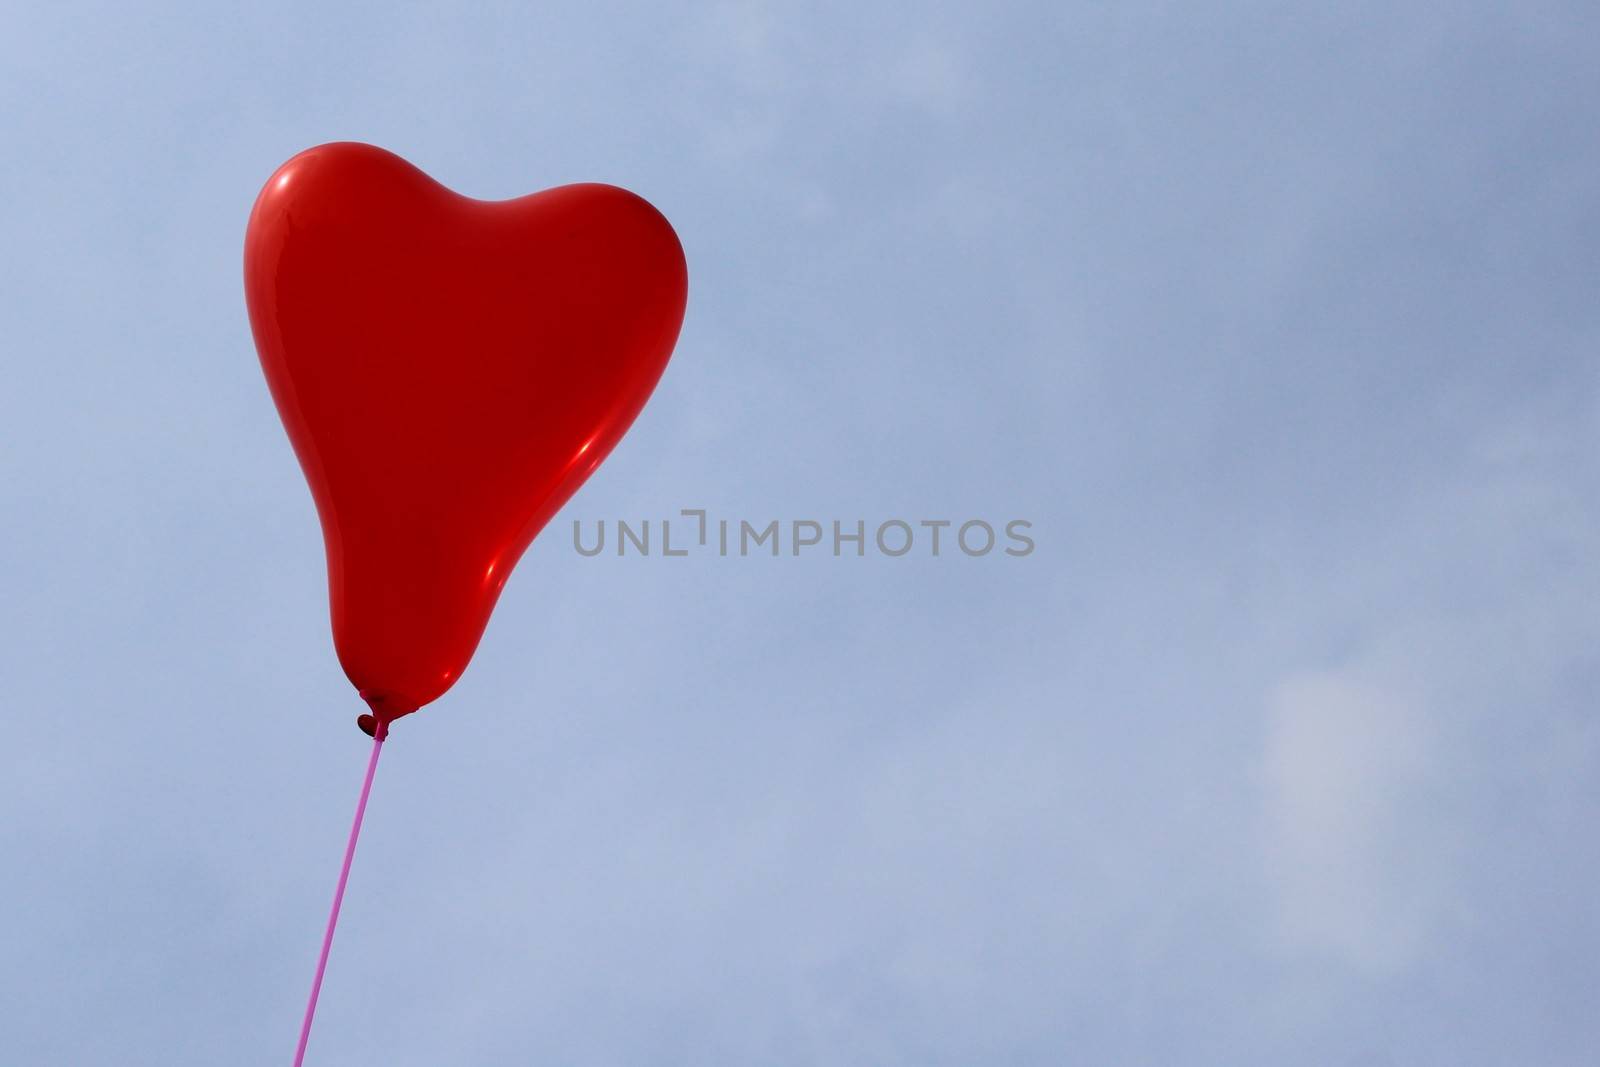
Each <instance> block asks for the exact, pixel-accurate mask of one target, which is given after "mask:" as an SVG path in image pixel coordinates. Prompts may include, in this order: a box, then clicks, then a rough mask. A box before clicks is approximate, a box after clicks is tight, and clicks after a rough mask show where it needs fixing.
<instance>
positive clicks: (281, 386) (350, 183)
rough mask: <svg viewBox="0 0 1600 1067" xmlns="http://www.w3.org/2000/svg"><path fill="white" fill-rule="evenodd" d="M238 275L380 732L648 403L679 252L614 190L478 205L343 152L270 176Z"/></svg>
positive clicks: (385, 159)
mask: <svg viewBox="0 0 1600 1067" xmlns="http://www.w3.org/2000/svg"><path fill="white" fill-rule="evenodd" d="M244 277H245V298H246V301H247V303H248V305H249V309H250V325H251V328H252V331H253V332H254V335H255V343H256V350H257V352H258V353H259V354H260V356H261V366H262V368H263V369H264V370H265V371H266V376H267V384H268V386H269V387H270V388H271V390H272V398H273V400H274V401H275V402H276V404H277V406H278V413H279V415H280V416H281V417H282V419H283V424H284V426H285V428H286V429H287V430H288V433H289V440H290V441H291V442H292V443H293V445H294V450H295V453H296V454H297V455H298V456H299V459H300V465H301V467H302V469H303V470H304V471H305V475H306V480H307V481H308V482H309V483H310V485H311V494H312V497H313V498H314V499H315V501H316V506H317V513H318V515H319V517H320V518H321V521H322V534H323V540H324V543H325V546H326V548H327V557H328V590H329V599H330V601H331V607H332V615H333V638H334V645H335V647H336V648H337V650H338V654H339V662H340V664H341V665H342V666H343V667H344V670H345V673H346V674H347V675H348V676H349V678H350V680H351V682H353V683H354V684H355V686H356V688H357V689H358V690H359V691H360V693H361V696H362V697H363V698H364V699H365V700H366V701H367V703H368V704H369V705H370V707H371V709H372V716H371V717H370V718H368V717H366V716H363V720H364V721H363V726H364V728H367V729H368V730H369V732H370V730H371V729H372V728H373V727H377V728H380V729H386V728H387V726H388V724H389V723H390V722H392V721H393V720H394V719H396V718H398V717H399V716H401V715H405V714H407V713H409V712H411V711H414V710H416V709H417V708H419V707H421V706H422V705H424V704H427V703H429V702H430V701H432V700H434V699H436V698H437V697H438V696H439V695H440V694H442V693H443V692H444V691H445V690H446V689H448V688H449V687H450V685H451V684H452V683H453V682H454V681H455V680H456V679H457V678H459V677H460V676H461V672H462V670H464V669H465V667H466V665H467V661H468V660H470V659H471V658H472V653H473V651H474V650H475V649H476V648H477V645H478V640H479V638H480V637H481V636H482V635H483V629H484V627H485V625H487V623H488V621H489V613H490V612H491V611H492V610H493V609H494V604H495V601H496V599H497V598H498V597H499V594H500V589H501V587H502V586H503V585H504V584H505V580H506V577H507V576H508V575H509V574H510V573H511V569H512V567H514V566H515V565H516V563H517V560H518V559H519V558H520V557H521V555H522V553H523V551H524V550H525V549H526V548H527V547H528V544H529V542H531V541H532V540H533V538H534V536H535V535H536V534H538V532H539V530H540V529H541V528H543V526H544V525H545V523H547V522H548V521H549V520H550V518H551V516H553V515H554V514H555V513H556V511H558V510H559V509H560V508H561V506H562V504H564V503H565V502H566V501H567V498H568V497H570V496H571V495H572V494H573V492H574V491H575V490H576V489H577V488H578V486H579V485H581V484H582V483H583V481H584V479H586V478H587V477H588V476H589V475H590V473H592V472H593V471H594V469H595V467H596V466H598V465H599V463H600V462H601V460H603V459H605V458H606V456H607V454H608V453H610V451H611V449H612V448H613V447H614V446H615V445H616V443H617V441H618V439H620V438H621V437H622V435H623V433H625V432H626V431H627V429H628V427H629V425H631V424H632V422H633V420H634V417H635V416H637V415H638V414H639V410H640V409H641V408H642V407H643V406H644V403H645V401H646V400H647V399H648V398H649V396H650V393H651V391H652V390H653V389H654V388H655V385H656V382H657V380H658V379H659V378H660V377H661V372H662V371H663V369H665V367H666V364H667V359H668V357H669V356H670V355H671V354H672V347H673V344H674V343H675V342H676V340H677V337H678V330H679V327H680V326H681V325H682V322H683V311H684V302H685V299H686V297H687V291H688V272H687V268H686V267H685V264H684V259H683V249H682V248H681V247H680V246H679V244H678V239H677V235H676V234H674V233H673V231H672V227H671V226H670V225H668V224H667V220H666V219H664V218H662V216H661V215H660V213H659V212H657V211H656V210H655V209H654V208H653V207H651V206H650V205H649V204H648V203H646V202H645V201H644V200H642V199H640V198H639V197H637V196H635V195H634V194H632V193H629V192H626V191H624V190H622V189H618V188H615V187H613V186H608V185H567V186H562V187H560V188H557V189H550V190H547V191H546V192H542V193H535V194H533V195H532V196H525V197H521V198H519V199H516V200H502V201H485V200H474V199H471V198H469V197H465V196H461V195H459V194H457V193H453V192H451V191H450V190H449V189H446V188H445V187H444V186H442V185H440V184H439V183H438V182H435V181H434V180H433V179H431V178H429V177H428V176H427V175H426V174H424V173H422V172H421V171H420V170H418V169H417V168H415V167H413V166H412V165H411V164H409V163H407V162H406V161H405V160H403V159H401V158H400V157H398V156H396V155H393V154H392V153H389V152H385V151H383V150H382V149H379V148H374V147H372V146H371V145H363V144H350V143H341V144H327V145H322V146H320V147H317V148H312V149H309V150H307V151H305V152H302V153H300V154H299V155H297V156H295V157H294V158H293V159H291V160H289V162H287V163H285V164H284V165H283V166H282V167H280V168H279V169H278V171H277V173H275V174H273V176H272V177H271V179H270V180H268V182H267V184H266V187H265V188H264V189H262V191H261V195H260V196H259V197H258V198H257V200H256V203H255V207H254V209H253V210H252V211H251V213H250V225H249V229H248V230H247V232H246V234H245V254H244Z"/></svg>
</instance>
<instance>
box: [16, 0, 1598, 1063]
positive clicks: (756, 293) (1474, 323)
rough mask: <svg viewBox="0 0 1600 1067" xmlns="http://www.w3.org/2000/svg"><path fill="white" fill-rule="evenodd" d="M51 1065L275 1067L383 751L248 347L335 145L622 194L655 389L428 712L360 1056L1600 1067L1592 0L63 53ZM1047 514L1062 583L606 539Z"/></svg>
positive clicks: (374, 23)
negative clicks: (666, 224) (674, 257)
mask: <svg viewBox="0 0 1600 1067" xmlns="http://www.w3.org/2000/svg"><path fill="white" fill-rule="evenodd" d="M5 26H6V29H5V32H4V33H3V34H0V99H4V100H5V101H6V107H5V108H4V109H0V135H3V142H4V144H5V146H6V151H5V152H4V153H3V155H0V194H3V196H4V202H5V204H6V207H5V210H4V212H0V248H3V249H4V250H5V255H4V256H3V257H0V330H3V333H0V336H3V337H4V343H3V345H0V352H3V356H0V359H3V367H4V377H5V384H4V387H3V388H0V442H3V447H0V500H3V501H4V508H5V510H4V515H5V522H4V525H3V535H0V536H3V539H4V551H3V553H0V591H3V595H0V678H3V679H4V680H5V686H6V688H5V701H4V706H5V708H6V713H5V723H6V731H5V733H6V736H5V743H4V745H0V847H3V849H4V852H3V854H4V856H5V865H4V870H5V872H6V873H5V876H4V877H3V878H0V916H3V918H0V943H3V944H4V946H5V949H4V952H3V953H0V1023H3V1025H0V1052H3V1053H4V1055H3V1056H0V1059H4V1061H5V1062H8V1063H12V1062H15V1063H72V1064H118V1065H135V1064H162V1065H175V1064H207V1065H209V1064H217V1063H281V1062H287V1061H288V1059H289V1057H290V1053H291V1051H292V1048H293V1041H294V1037H295V1030H296V1026H297V1023H298V1019H299V1012H300V1008H301V1006H302V1003H303V998H304V995H305V989H306V986H307V984H308V982H309V979H310V972H311V966H312V963H313V961H314V956H315V949H316V940H317V936H318V934H319V932H320V928H321V923H322V921H323V918H324V916H325V909H326V906H327V898H328V895H329V892H330V890H331V887H332V881H333V876H334V873H335V872H334V865H335V862H336V860H337V858H338V853H339V849H340V847H341V845H342V840H343V834H344V832H345V829H346V820H347V819H348V817H349V811H350V808H351V805H352V804H353V802H354V796H355V791H356V786H357V784H358V778H359V774H360V770H361V766H362V762H363V759H364V754H365V748H366V742H365V738H363V737H362V736H361V735H359V734H358V733H357V732H356V730H355V728H354V726H353V725H352V719H353V717H354V715H355V714H356V712H357V711H359V710H360V708H359V706H358V703H357V701H356V698H355V696H354V694H353V693H352V692H351V691H350V689H349V687H348V685H347V683H346V682H345V680H344V678H343V676H342V674H341V673H340V671H339V668H338V665H337V663H336V661H335V659H334V656H333V651H332V647H331V641H330V639H329V634H328V624H327V617H326V594H325V586H324V578H323V570H322V568H323V561H322V549H321V544H320V540H319V535H318V530H317V525H316V521H315V517H314V514H313V511H312V507H311V503H310V498H309V494H308V493H307V492H306V490H305V487H304V484H303V483H302V481H301V479H300V475H299V471H298V469H297V468H296V466H295V463H294V460H293V457H292V455H291V453H290V450H289V448H288V445H287V443H286V441H285V439H284V436H283V434H282V431H281V430H280V428H279V426H278V424H277V421H276V417H275V414H274V412H273V410H272V406H271V402H270V400H269V398H268V396H267V391H266V388H265V385H264V384H263V382H262V380H261V375H260V372H259V369H258V367H257V365H256V360H255V355H254V352H253V350H252V348H251V343H250V337H249V332H248V328H247V324H246V320H245V313H244V306H243V299H242V294H241V282H240V252H241V242H242V236H243V229H244V223H245V217H246V213H247V211H248V209H249V206H250V203H251V201H252V200H253V198H254V196H255V193H256V191H257V189H258V188H259V186H260V184H261V182H262V181H264V180H265V178H266V176H267V175H268V174H269V173H271V171H272V169H273V168H274V167H275V166H276V165H277V164H278V163H280V162H281V161H282V160H284V159H285V158H287V157H288V156H290V155H292V154H293V153H294V152H296V151H298V150H299V149H301V148H304V147H307V146H309V145H312V144H316V143H319V142H322V141H327V140H335V139H356V140H365V141H370V142H373V143H376V144H380V145H383V146H385V147H387V148H389V149H392V150H394V151H396V152H399V153H400V154H402V155H404V156H406V157H407V158H409V159H411V160H412V161H413V162H415V163H417V164H418V165H419V166H421V167H423V168H424V169H425V170H427V171H429V172H430V173H431V174H433V175H434V176H435V177H437V178H439V179H440V180H441V181H443V182H445V183H446V184H448V185H451V186H452V187H454V188H456V189H458V190H460V191H462V192H464V193H468V194H470V195H475V196H481V197H488V198H495V197H506V196H513V195H518V194H521V193H525V192H530V191H533V190H536V189H539V188H543V187H546V186H549V185H554V184H560V183H563V182H568V181H580V180H599V181H610V182H614V183H617V184H621V185H626V186H628V187H630V188H632V189H634V190H636V191H638V192H640V193H641V194H643V195H645V196H646V197H648V198H649V199H651V200H652V201H653V202H654V203H655V204H656V205H657V206H658V207H660V208H661V209H662V211H663V212H664V213H665V214H666V215H667V216H668V217H669V218H670V219H671V220H672V221H673V223H674V225H675V226H676V227H677V229H678V232H679V234H680V236H681V238H682V240H683V243H684V246H685V249H686V252H687V255H688V260H689V266H690V284H691V295H690V306H689V313H688V318H687V321H686V324H685V328H684V332H683V336H682V339H681V341H680V343H679V346H678V350H677V354H676V355H675V357H674V360H673V363H672V365H671V367H670V368H669V369H668V371H667V374H666V376H665V378H664V379H663V381H662V384H661V387H660V389H659V390H658V392H657V394H656V396H655V399H654V400H653V401H652V403H651V405H650V406H649V407H648V408H647V409H646V411H645V413H644V414H643V416H642V417H641V418H640V420H639V422H638V423H637V424H636V426H635V428H634V430H633V431H632V433H631V434H630V435H629V437H628V438H627V439H626V440H625V441H624V442H623V444H622V445H621V446H620V447H619V449H618V450H617V452H616V453H615V454H614V455H613V457H612V458H611V459H610V460H609V461H608V462H607V464H606V465H605V466H604V467H603V468H602V469H601V470H600V472H599V473H598V474H597V475H596V476H595V477H594V478H593V479H592V480H591V482H590V483H589V485H588V486H586V487H585V488H584V489H583V490H582V491H581V492H580V493H579V495H578V496H577V497H576V498H574V500H573V501H572V503H571V504H570V505H569V506H568V508H567V510H566V511H565V512H564V513H563V515H562V517H561V518H560V519H558V520H557V523H556V524H555V525H554V526H552V528H551V529H550V530H549V531H548V532H547V534H546V535H545V536H544V537H543V538H541V540H540V541H539V542H537V543H536V544H535V546H534V548H533V549H532V550H531V551H530V553H529V554H528V556H527V557H526V558H525V559H524V561H523V563H522V564H521V566H520V568H519V570H518V571H517V573H516V574H515V576H514V577H513V578H512V580H511V581H510V583H509V584H508V586H507V588H506V591H505V594H504V596H503V598H502V601H501V605H500V607H499V609H498V612H497V614H496V617H495V619H494V621H493V622H492V624H491V626H490V629H489V631H488V634H487V636H486V638H485V641H484V643H483V645H482V647H481V648H480V650H479V653H478V656H477V658H476V660H475V662H474V664H473V666H472V667H471V669H470V670H469V671H468V672H467V674H466V676H465V677H464V679H463V680H462V681H461V682H460V683H459V684H458V685H457V686H456V687H455V688H454V689H453V690H452V691H451V692H450V693H449V694H447V695H446V697H445V698H444V699H443V700H441V701H440V702H439V703H438V704H437V705H435V706H433V707H430V708H428V709H425V710H424V711H423V712H421V713H420V714H418V715H416V716H413V717H411V718H409V719H407V720H405V721H404V722H403V723H401V724H400V726H398V727H397V728H396V730H395V734H394V736H393V741H392V743H391V744H390V745H389V746H388V748H387V751H386V754H385V758H384V765H383V767H382V768H381V770H380V774H379V779H378V784H377V788H376V791H375V793H374V798H373V805H372V808H371V809H370V811H369V820H368V826H367V832H366V835H365V837H364V839H363V843H362V850H361V854H360V855H359V857H358V861H357V867H356V872H355V875H354V878H353V880H352V883H351V889H350V897H349V898H348V900H347V907H346V913H345V917H344V920H343V923H342V925H341V929H340V936H339V940H338V942H337V944H336V946H335V949H334V956H333V960H332V965H331V970H330V977H329V981H328V984H327V986H326V987H325V989H324V992H323V1001H322V1008H321V1011H320V1013H319V1017H318V1024H317V1029H316V1031H315V1033H314V1035H313V1040H312V1045H311V1057H310V1059H309V1061H308V1062H312V1063H328V1064H332V1063H350V1064H357V1063H383V1064H389V1065H397V1067H404V1065H412V1064H415V1065H422V1064H429V1065H432V1064H441V1063H449V1064H461V1065H478V1064H483V1065H488V1064H507V1063H519V1064H520V1063H561V1064H568V1065H580V1067H581V1065H605V1064H683V1063H694V1064H728V1065H735V1064H737V1065H745V1064H752V1063H760V1064H777V1065H789V1064H793V1065H801V1064H869V1063H870V1064H877V1065H896V1064H905V1065H938V1064H952V1065H954V1064H974V1063H1004V1064H1017V1065H1033V1064H1039V1065H1043V1064H1059V1063H1064V1062H1077V1063H1116V1064H1152V1065H1155V1064H1160V1065H1170V1064H1175V1063H1176V1064H1230V1065H1233V1064H1264V1065H1265V1064H1281V1063H1318V1064H1344V1063H1349V1064H1357V1063H1359V1064H1372V1063H1396V1064H1402V1063H1403V1064H1450V1065H1462V1064H1501V1063H1508V1062H1516V1063H1540V1064H1550V1065H1564V1064H1580V1063H1588V1062H1590V1061H1591V1059H1592V1056H1593V1051H1594V1049H1595V1048H1596V1047H1597V1045H1600V1023H1597V1022H1596V1017H1595V1015H1594V1012H1593V1006H1594V1004H1595V1003H1596V1000H1597V997H1600V912H1597V910H1596V908H1595V905H1594V893H1595V886H1596V885H1597V884H1600V837H1597V835H1596V834H1595V831H1594V828H1595V826H1596V825H1600V717H1597V712H1600V709H1597V707H1596V703H1595V699H1596V698H1595V694H1596V692H1600V659H1597V653H1596V649H1597V648H1600V617H1597V613H1596V611H1595V607H1594V606H1595V604H1596V603H1597V602H1600V561H1597V558H1596V551H1595V550H1596V548H1597V546H1600V495H1597V493H1600V360H1597V357H1596V352H1597V344H1600V304H1597V302H1596V300H1595V288H1596V280H1597V277H1600V261H1597V252H1596V249H1597V247H1600V193H1597V190H1600V180H1597V179H1600V141H1597V140H1596V139H1595V137H1594V132H1593V126H1594V122H1593V120H1594V108H1593V101H1594V100H1596V99H1600V35H1597V34H1596V32H1595V30H1596V25H1595V18H1594V14H1593V12H1592V10H1591V9H1589V8H1588V7H1587V6H1586V5H1580V4H1558V3H1539V2H1531V3H1529V2H1525V3H1519V4H1516V5H1492V4H1481V3H1480V4H1467V5H1448V6H1446V5H1431V4H1398V5H1396V4H1393V3H1388V4H1375V3H1374V4H1367V3H1357V4H1349V5H1336V6H1335V7H1331V8H1330V7H1326V6H1312V5H1300V6H1298V7H1293V6H1287V5H1267V4H1232V5H1218V4H1141V3H1134V4H1121V5H1099V4H1092V5H1091V4H1071V3H1069V4H1038V5H1001V6H998V7H993V8H989V7H984V8H983V9H981V10H980V8H979V6H978V5H971V6H969V7H965V8H964V7H959V6H955V5H948V6H940V7H935V8H932V9H929V10H923V11H912V10H910V9H901V8H896V7H885V6H881V5H872V4H867V5H861V4H849V5H843V4H840V5H820V6H813V7H810V8H808V9H806V10H804V11H801V10H798V9H789V8H785V7H779V6H766V5H759V4H755V5H742V4H728V5H717V6H704V7H683V6H676V5H674V6H672V8H671V10H628V9H625V8H621V7H615V6H612V5H606V4H596V5H560V6H557V5H539V6H535V5H528V6H526V7H524V6H519V5H492V6H491V5H483V6H480V7H477V8H476V9H475V10H474V11H470V12H469V11H464V10H454V9H451V8H449V7H446V6H444V5H440V6H438V7H436V8H424V7H418V6H412V5H382V6H380V5H369V6H363V7H352V6H345V5H333V4H315V5H311V4H296V3H282V4H273V5H258V6H255V7H253V8H247V9H240V10H224V9H222V8H216V7H209V6H201V5H193V6H190V7H180V6H167V7H165V8H163V9H162V10H159V11H157V10H144V11H140V10H134V5H107V4H86V5H73V4H61V5H48V6H46V5H35V6H33V7H32V8H30V9H27V10H21V9H13V10H11V11H10V12H9V13H8V14H7V16H6V19H5ZM686 507H687V508H694V507H704V508H707V509H710V511H711V512H712V514H713V515H714V516H722V517H730V518H740V517H744V518H748V519H751V520H752V521H759V522H762V523H764V522H765V521H767V520H769V519H773V518H777V519H782V520H791V519H807V518H815V519H821V520H824V521H827V520H831V519H835V518H837V519H841V520H844V521H846V522H849V523H853V522H854V521H855V520H856V519H864V520H867V521H868V522H869V523H876V522H878V521H882V520H885V519H890V518H903V519H907V520H911V521H916V520H920V519H951V520H954V521H956V522H961V521H964V520H967V519H971V518H983V519H987V520H990V521H992V522H996V523H1003V522H1004V521H1007V520H1009V519H1013V518H1023V519H1028V520H1030V521H1032V522H1033V524H1034V534H1035V538H1036V541H1037V545H1038V547H1037V549H1036V551H1035V552H1034V553H1033V554H1032V555H1030V556H1028V557H1027V558H1023V559H1011V558H1004V557H985V558H982V559H967V558H965V557H962V556H960V555H959V554H954V555H951V554H946V555H943V556H941V557H940V558H938V559H933V558H931V557H929V556H927V555H924V554H922V553H920V552H918V553H912V554H911V555H909V556H907V557H905V558H903V559H885V558H882V557H880V556H869V558H866V559H861V560H854V559H848V558H847V559H837V560H836V559H833V558H832V557H831V556H829V555H827V554H825V553H824V554H818V555H816V556H806V557H802V558H800V559H794V558H792V557H784V558H780V559H777V560H773V559H770V558H749V559H737V558H734V559H721V558H716V557H715V556H711V557H706V556H694V557H691V558H688V559H681V560H679V559H674V560H666V559H661V558H659V557H653V558H648V559H637V558H632V559H617V558H615V557H614V556H601V557H597V558H594V559H587V558H584V557H581V556H579V555H578V554H577V553H575V552H574V551H573V550H572V547H571V541H570V523H571V520H573V519H582V520H584V521H586V522H593V521H596V520H599V519H607V520H611V521H614V520H616V519H617V518H628V519H633V520H638V519H643V518H652V519H659V518H660V517H664V516H671V515H675V514H676V513H677V511H678V509H680V508H686Z"/></svg>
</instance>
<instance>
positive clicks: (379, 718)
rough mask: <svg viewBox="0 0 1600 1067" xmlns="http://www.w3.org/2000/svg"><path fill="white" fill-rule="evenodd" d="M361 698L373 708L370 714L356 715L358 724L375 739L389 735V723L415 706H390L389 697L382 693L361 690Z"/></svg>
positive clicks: (382, 738) (378, 739)
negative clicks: (397, 707)
mask: <svg viewBox="0 0 1600 1067" xmlns="http://www.w3.org/2000/svg"><path fill="white" fill-rule="evenodd" d="M361 699H362V700H365V701H366V702H367V707H369V708H371V709H372V713H371V714H370V715H358V716H356V725H357V726H359V727H360V728H361V732H362V733H364V734H366V735H367V736H368V737H370V738H372V739H373V740H375V741H382V740H384V739H386V738H387V737H388V736H389V724H390V723H392V722H394V720H396V719H398V718H399V717H400V716H402V715H407V714H409V713H411V712H412V711H415V710H416V709H415V708H409V707H401V708H399V709H396V708H394V707H391V706H390V703H391V702H390V700H389V698H387V697H385V696H384V695H383V694H382V693H373V692H369V691H368V690H365V689H363V690H361Z"/></svg>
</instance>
